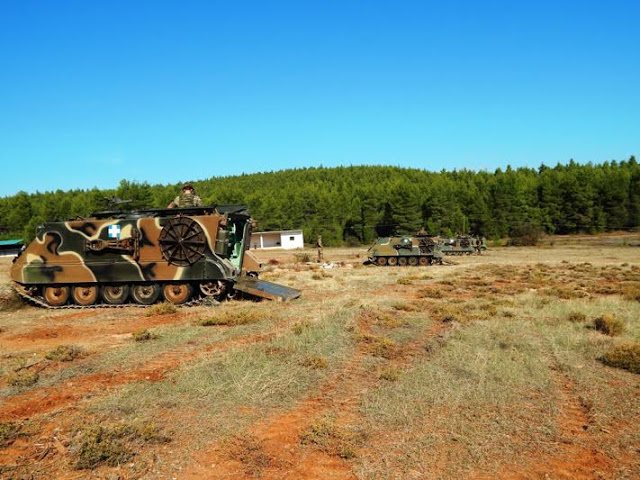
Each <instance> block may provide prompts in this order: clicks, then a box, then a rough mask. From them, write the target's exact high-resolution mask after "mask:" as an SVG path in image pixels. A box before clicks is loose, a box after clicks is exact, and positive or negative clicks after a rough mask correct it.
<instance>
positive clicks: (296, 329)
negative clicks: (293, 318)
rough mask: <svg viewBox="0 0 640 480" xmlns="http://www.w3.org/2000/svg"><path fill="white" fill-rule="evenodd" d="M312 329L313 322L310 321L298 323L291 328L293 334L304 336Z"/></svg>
mask: <svg viewBox="0 0 640 480" xmlns="http://www.w3.org/2000/svg"><path fill="white" fill-rule="evenodd" d="M310 328H311V322H308V321H306V320H305V321H302V322H297V323H295V324H294V325H293V327H291V331H293V333H295V334H296V335H302V334H303V333H304V332H305V331H307V330H309V329H310Z"/></svg>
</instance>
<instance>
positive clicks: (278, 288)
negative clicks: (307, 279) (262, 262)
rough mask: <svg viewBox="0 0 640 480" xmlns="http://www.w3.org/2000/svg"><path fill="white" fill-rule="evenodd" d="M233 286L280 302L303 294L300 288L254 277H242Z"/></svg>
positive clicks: (250, 293)
mask: <svg viewBox="0 0 640 480" xmlns="http://www.w3.org/2000/svg"><path fill="white" fill-rule="evenodd" d="M233 288H234V289H236V290H239V291H241V292H244V293H248V294H249V295H254V296H256V297H262V298H268V299H269V300H277V301H279V302H288V301H289V300H292V299H294V298H298V297H299V296H300V295H302V292H301V291H300V290H296V289H295V288H289V287H285V286H284V285H278V284H277V283H272V282H265V281H264V280H258V279H257V278H252V277H241V278H240V279H238V281H237V282H236V283H235V284H234V285H233Z"/></svg>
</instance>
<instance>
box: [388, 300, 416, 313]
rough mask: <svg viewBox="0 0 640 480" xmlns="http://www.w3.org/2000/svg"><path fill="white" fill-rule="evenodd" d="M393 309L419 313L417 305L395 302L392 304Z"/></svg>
mask: <svg viewBox="0 0 640 480" xmlns="http://www.w3.org/2000/svg"><path fill="white" fill-rule="evenodd" d="M391 308H393V309H394V310H398V311H401V312H417V311H418V306H417V305H416V304H415V303H408V302H395V303H392V304H391Z"/></svg>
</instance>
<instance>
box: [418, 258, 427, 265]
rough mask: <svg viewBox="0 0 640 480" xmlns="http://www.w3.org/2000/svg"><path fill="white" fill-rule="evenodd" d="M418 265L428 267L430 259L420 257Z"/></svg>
mask: <svg viewBox="0 0 640 480" xmlns="http://www.w3.org/2000/svg"><path fill="white" fill-rule="evenodd" d="M418 263H419V264H420V266H422V267H426V266H427V265H429V257H420V259H419V260H418Z"/></svg>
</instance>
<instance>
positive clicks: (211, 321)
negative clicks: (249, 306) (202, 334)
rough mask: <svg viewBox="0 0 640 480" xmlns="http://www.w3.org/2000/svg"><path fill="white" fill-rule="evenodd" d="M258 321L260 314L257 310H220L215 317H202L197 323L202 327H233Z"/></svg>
mask: <svg viewBox="0 0 640 480" xmlns="http://www.w3.org/2000/svg"><path fill="white" fill-rule="evenodd" d="M259 321H260V315H258V313H257V312H253V311H251V310H238V311H227V312H222V313H221V314H220V315H219V316H217V317H211V318H204V319H202V320H200V321H199V322H198V323H199V324H200V325H201V326H203V327H212V326H222V325H224V326H228V327H235V326H237V325H249V324H251V323H258V322H259Z"/></svg>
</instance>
